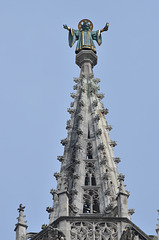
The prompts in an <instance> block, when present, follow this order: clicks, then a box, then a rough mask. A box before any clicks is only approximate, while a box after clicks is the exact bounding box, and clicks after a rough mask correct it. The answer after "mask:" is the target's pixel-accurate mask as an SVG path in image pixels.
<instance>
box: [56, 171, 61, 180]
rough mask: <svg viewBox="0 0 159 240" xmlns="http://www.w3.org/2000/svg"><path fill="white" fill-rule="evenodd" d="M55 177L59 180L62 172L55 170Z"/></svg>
mask: <svg viewBox="0 0 159 240" xmlns="http://www.w3.org/2000/svg"><path fill="white" fill-rule="evenodd" d="M54 177H55V178H56V180H58V179H59V178H60V177H61V174H60V173H58V172H55V173H54Z"/></svg>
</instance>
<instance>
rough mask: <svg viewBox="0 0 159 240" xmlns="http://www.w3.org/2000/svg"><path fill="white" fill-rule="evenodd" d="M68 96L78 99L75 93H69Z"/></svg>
mask: <svg viewBox="0 0 159 240" xmlns="http://www.w3.org/2000/svg"><path fill="white" fill-rule="evenodd" d="M70 96H71V97H72V98H74V99H75V98H77V97H78V95H77V94H76V93H71V94H70Z"/></svg>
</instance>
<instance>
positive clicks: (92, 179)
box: [91, 175, 96, 186]
mask: <svg viewBox="0 0 159 240" xmlns="http://www.w3.org/2000/svg"><path fill="white" fill-rule="evenodd" d="M91 183H92V186H96V179H95V177H94V175H92V177H91Z"/></svg>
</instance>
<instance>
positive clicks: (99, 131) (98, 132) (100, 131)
mask: <svg viewBox="0 0 159 240" xmlns="http://www.w3.org/2000/svg"><path fill="white" fill-rule="evenodd" d="M96 135H97V136H100V135H102V129H100V128H99V129H98V130H97V131H96Z"/></svg>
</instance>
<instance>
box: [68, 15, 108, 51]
mask: <svg viewBox="0 0 159 240" xmlns="http://www.w3.org/2000/svg"><path fill="white" fill-rule="evenodd" d="M63 27H64V28H65V29H67V30H68V31H69V36H68V40H69V46H70V47H72V46H73V44H74V43H75V42H76V41H78V42H77V46H76V51H75V53H79V52H80V51H81V50H82V49H87V50H88V49H90V50H93V51H94V52H95V53H96V48H95V45H94V42H93V40H95V41H96V42H97V43H98V45H99V46H100V45H101V44H102V36H101V32H104V31H107V30H108V27H109V23H106V25H105V27H104V28H103V29H101V30H97V31H92V30H93V24H92V22H91V21H90V20H88V19H83V20H81V21H80V22H79V24H78V29H79V30H74V29H72V28H69V27H68V26H67V25H66V24H65V25H63Z"/></svg>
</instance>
